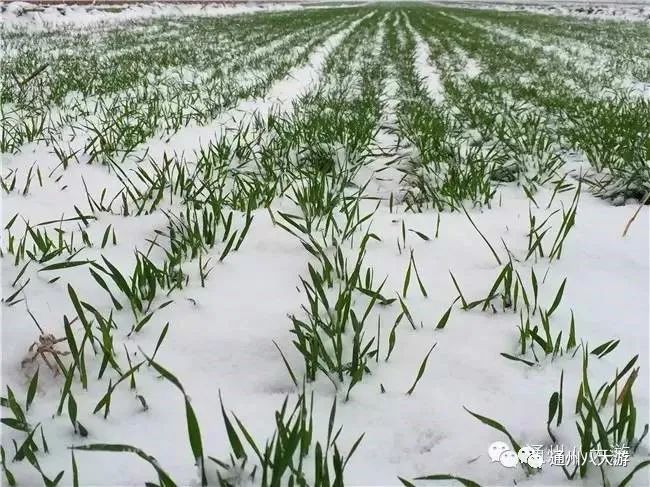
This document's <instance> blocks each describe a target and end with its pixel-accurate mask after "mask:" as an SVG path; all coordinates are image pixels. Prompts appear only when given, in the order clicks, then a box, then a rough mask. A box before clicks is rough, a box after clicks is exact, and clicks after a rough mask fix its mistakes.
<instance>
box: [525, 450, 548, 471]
mask: <svg viewBox="0 0 650 487" xmlns="http://www.w3.org/2000/svg"><path fill="white" fill-rule="evenodd" d="M543 464H544V458H543V457H542V455H541V454H540V453H538V452H534V453H531V454H530V455H529V456H528V465H530V466H531V467H533V468H542V465H543Z"/></svg>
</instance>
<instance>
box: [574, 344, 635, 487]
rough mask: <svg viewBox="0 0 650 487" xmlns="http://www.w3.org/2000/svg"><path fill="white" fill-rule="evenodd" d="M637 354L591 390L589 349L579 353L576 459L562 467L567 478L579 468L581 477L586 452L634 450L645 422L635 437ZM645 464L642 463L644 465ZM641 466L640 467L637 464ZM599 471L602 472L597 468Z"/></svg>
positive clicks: (583, 476) (584, 470) (585, 472)
mask: <svg viewBox="0 0 650 487" xmlns="http://www.w3.org/2000/svg"><path fill="white" fill-rule="evenodd" d="M637 358H638V357H634V358H633V359H632V360H631V361H630V362H628V364H627V365H626V366H625V367H624V368H623V370H622V371H621V372H620V373H619V372H618V371H617V374H616V377H615V379H614V380H613V381H612V382H611V383H607V382H606V383H605V384H603V385H602V386H601V387H600V388H599V389H598V391H596V393H595V394H594V393H593V392H592V390H591V387H590V385H589V378H588V366H589V351H588V349H587V348H586V347H584V349H583V357H582V381H581V383H580V387H579V389H578V396H577V400H576V405H575V414H576V416H578V418H577V421H576V428H577V430H578V435H579V437H580V459H581V461H580V462H579V464H578V465H576V467H575V469H574V470H573V472H569V471H568V469H566V468H563V470H564V473H565V475H566V476H567V478H568V479H573V478H574V476H575V474H576V473H577V472H578V471H579V472H580V477H581V478H585V476H586V475H587V470H588V467H589V462H588V461H586V460H587V459H588V458H589V455H590V452H591V451H594V450H598V451H602V452H604V453H606V454H607V453H611V454H616V451H620V450H621V449H625V451H627V452H628V454H634V453H635V452H636V451H637V449H638V447H639V445H640V443H641V441H643V438H644V437H645V435H646V434H647V432H648V425H645V427H644V429H643V433H642V434H641V436H640V437H637V434H638V433H637V423H636V419H637V410H636V407H635V405H634V399H633V395H632V388H633V385H634V381H635V379H636V375H637V370H638V369H633V366H634V363H635V362H636V359H637ZM628 372H630V374H629V375H628V377H627V380H626V381H625V382H624V384H623V386H622V388H621V390H620V391H619V390H618V383H619V382H620V381H622V380H623V379H624V377H625V376H626V375H627V373H628ZM612 392H613V395H611V397H612V402H613V404H612V407H611V416H610V417H609V419H606V418H607V416H604V413H605V412H604V411H603V408H605V407H606V405H607V403H608V398H609V397H610V394H611V393H612ZM644 466H646V465H644ZM641 468H642V467H641ZM637 471H638V469H635V470H633V472H632V473H631V474H630V475H629V476H628V478H626V483H627V482H628V481H629V480H630V479H631V477H632V475H634V474H635V473H636V472H637ZM601 474H602V475H603V476H604V475H605V473H604V471H603V470H602V469H601Z"/></svg>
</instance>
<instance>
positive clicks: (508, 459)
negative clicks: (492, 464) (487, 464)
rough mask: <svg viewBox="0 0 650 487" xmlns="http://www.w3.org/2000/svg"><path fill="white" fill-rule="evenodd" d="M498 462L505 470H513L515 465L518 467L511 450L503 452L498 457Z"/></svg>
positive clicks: (517, 460) (517, 461) (515, 455)
mask: <svg viewBox="0 0 650 487" xmlns="http://www.w3.org/2000/svg"><path fill="white" fill-rule="evenodd" d="M499 462H501V465H503V466H504V467H506V468H515V467H516V466H517V465H519V459H518V458H517V454H516V453H515V452H513V451H512V450H506V451H504V452H503V453H502V454H501V456H500V457H499Z"/></svg>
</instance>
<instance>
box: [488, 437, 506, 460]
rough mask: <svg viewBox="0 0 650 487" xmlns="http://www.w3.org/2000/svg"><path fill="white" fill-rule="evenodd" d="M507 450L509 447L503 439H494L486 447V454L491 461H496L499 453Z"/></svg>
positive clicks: (499, 455)
mask: <svg viewBox="0 0 650 487" xmlns="http://www.w3.org/2000/svg"><path fill="white" fill-rule="evenodd" d="M507 450H510V447H509V446H508V445H506V444H505V443H504V442H503V441H495V442H494V443H492V444H491V445H490V447H489V448H488V455H489V456H490V460H491V461H492V462H498V461H499V458H500V457H501V454H502V453H503V452H504V451H507Z"/></svg>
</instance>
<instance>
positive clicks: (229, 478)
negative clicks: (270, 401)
mask: <svg viewBox="0 0 650 487" xmlns="http://www.w3.org/2000/svg"><path fill="white" fill-rule="evenodd" d="M287 400H288V398H286V399H285V401H284V403H283V405H282V408H281V409H280V410H279V411H276V412H275V425H276V428H275V432H274V433H273V435H272V437H271V439H270V440H268V441H267V442H266V444H265V446H264V448H261V447H260V446H258V444H257V443H256V442H255V441H254V440H253V437H252V435H251V434H250V433H249V432H248V430H247V429H246V427H245V426H244V424H243V423H242V422H241V421H240V420H239V418H238V417H237V416H235V415H234V414H231V415H230V416H231V417H232V419H231V417H229V415H228V414H227V413H226V411H225V409H224V407H223V402H222V403H221V413H222V417H223V420H224V423H225V426H226V432H227V435H228V440H229V442H230V447H231V450H232V452H231V454H230V461H229V462H226V461H223V460H219V459H216V458H213V457H209V458H210V460H212V461H214V462H215V463H216V464H217V465H218V466H219V469H220V471H219V472H218V473H217V475H218V479H219V482H220V484H221V485H228V486H231V485H237V484H238V483H240V482H242V481H245V480H246V479H245V478H244V476H246V477H248V479H250V480H255V477H256V476H257V472H258V469H259V470H260V471H261V472H260V478H259V482H260V485H262V486H264V487H268V486H276V485H285V484H286V485H314V486H318V487H326V486H327V487H329V486H336V487H343V485H345V484H344V471H345V468H346V466H347V464H348V461H349V460H350V458H351V457H352V455H353V454H354V452H355V451H356V450H357V448H358V446H359V444H360V443H361V441H362V439H363V436H364V435H361V436H360V437H359V438H358V439H357V440H356V441H355V442H354V444H353V445H352V447H351V449H350V452H349V453H348V454H347V455H342V454H341V452H340V451H339V449H338V446H337V444H336V442H337V440H338V438H339V436H340V434H341V431H342V428H339V429H338V430H336V431H335V430H334V424H335V421H336V400H334V402H333V404H332V408H331V410H330V414H329V422H328V429H327V438H326V441H325V443H324V446H323V444H321V442H319V441H316V444H315V445H314V419H313V401H314V399H313V394H312V396H311V397H310V399H309V400H307V399H305V395H304V394H301V395H300V397H299V398H298V400H297V403H296V405H295V406H294V408H293V410H292V411H289V409H288V408H287ZM233 420H234V423H233ZM247 450H249V451H250V450H252V452H253V453H254V455H255V458H256V464H255V465H254V466H253V467H252V469H251V468H250V467H248V466H247V463H248V461H249V453H247ZM308 455H310V456H311V457H312V458H313V460H312V462H313V463H312V467H311V468H310V465H309V463H310V460H308Z"/></svg>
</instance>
